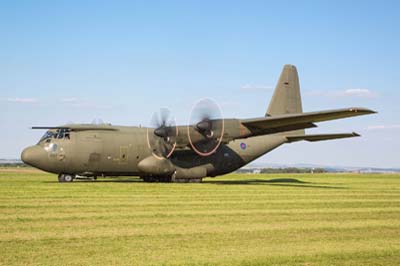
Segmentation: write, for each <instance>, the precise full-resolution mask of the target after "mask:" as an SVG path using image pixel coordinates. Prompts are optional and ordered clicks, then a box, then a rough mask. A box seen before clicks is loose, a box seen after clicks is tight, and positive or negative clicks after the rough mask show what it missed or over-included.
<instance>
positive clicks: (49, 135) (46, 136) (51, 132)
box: [39, 130, 56, 142]
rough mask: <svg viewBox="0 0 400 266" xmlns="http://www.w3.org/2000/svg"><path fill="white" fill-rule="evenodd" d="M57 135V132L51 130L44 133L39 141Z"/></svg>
mask: <svg viewBox="0 0 400 266" xmlns="http://www.w3.org/2000/svg"><path fill="white" fill-rule="evenodd" d="M55 135H56V133H55V132H53V131H50V130H49V131H47V132H46V133H44V135H43V137H42V138H41V139H40V140H39V142H42V141H43V140H49V139H51V138H54V137H55Z"/></svg>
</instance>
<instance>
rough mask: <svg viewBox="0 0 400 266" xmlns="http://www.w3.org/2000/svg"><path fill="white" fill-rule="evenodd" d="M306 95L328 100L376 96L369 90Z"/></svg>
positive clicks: (320, 92)
mask: <svg viewBox="0 0 400 266" xmlns="http://www.w3.org/2000/svg"><path fill="white" fill-rule="evenodd" d="M306 95H310V96H324V97H330V98H339V97H346V98H369V99H372V98H376V97H378V94H376V93H375V92H373V91H371V90H369V89H360V88H355V89H347V90H341V91H308V92H306Z"/></svg>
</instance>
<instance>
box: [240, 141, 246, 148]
mask: <svg viewBox="0 0 400 266" xmlns="http://www.w3.org/2000/svg"><path fill="white" fill-rule="evenodd" d="M240 148H241V149H242V150H245V149H246V148H247V145H246V143H244V142H242V143H240Z"/></svg>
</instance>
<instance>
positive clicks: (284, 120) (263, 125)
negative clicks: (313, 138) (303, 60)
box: [240, 108, 376, 134]
mask: <svg viewBox="0 0 400 266" xmlns="http://www.w3.org/2000/svg"><path fill="white" fill-rule="evenodd" d="M373 113H376V112H375V111H372V110H370V109H366V108H346V109H336V110H327V111H319V112H308V113H297V114H285V115H276V116H267V117H262V118H254V119H243V120H241V121H240V122H241V123H242V124H243V125H244V126H246V127H247V128H249V129H250V130H252V129H253V130H257V131H262V132H263V133H264V134H265V133H266V134H268V133H276V132H284V131H290V130H295V129H302V128H310V127H315V125H314V124H313V123H314V122H323V121H328V120H335V119H341V118H347V117H352V116H359V115H367V114H373Z"/></svg>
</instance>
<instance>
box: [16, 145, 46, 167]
mask: <svg viewBox="0 0 400 266" xmlns="http://www.w3.org/2000/svg"><path fill="white" fill-rule="evenodd" d="M41 153H43V151H42V148H41V147H39V146H36V145H35V146H30V147H28V148H25V149H24V150H23V151H22V153H21V160H22V161H23V162H24V163H26V164H29V165H32V166H36V165H35V164H36V162H37V161H40V160H41Z"/></svg>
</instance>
